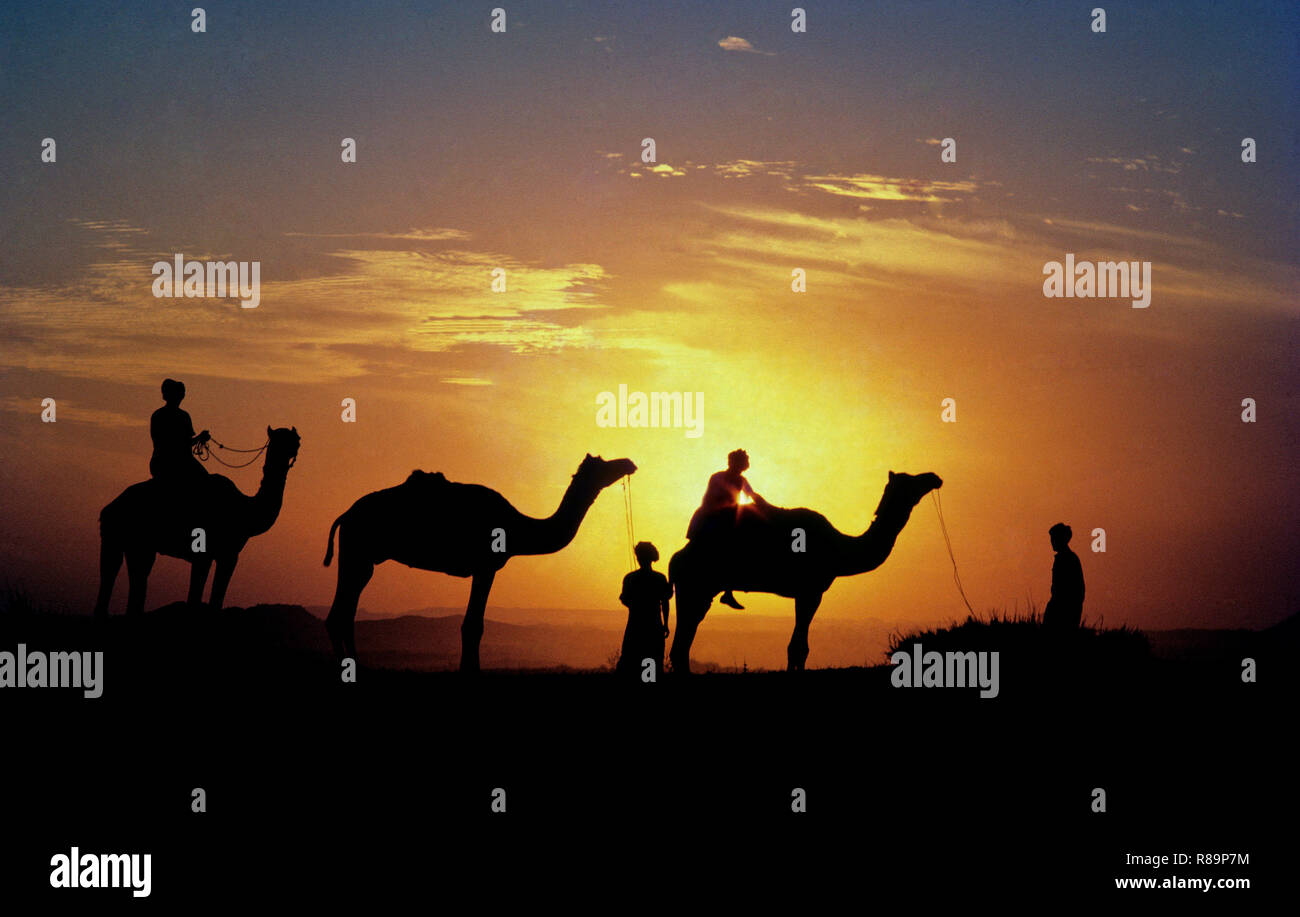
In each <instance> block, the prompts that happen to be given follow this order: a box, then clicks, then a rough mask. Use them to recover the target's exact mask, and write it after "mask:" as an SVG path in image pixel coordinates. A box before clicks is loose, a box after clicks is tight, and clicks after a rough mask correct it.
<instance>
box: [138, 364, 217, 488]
mask: <svg viewBox="0 0 1300 917" xmlns="http://www.w3.org/2000/svg"><path fill="white" fill-rule="evenodd" d="M162 396H163V402H164V404H163V406H162V407H160V408H159V409H158V410H156V411H154V412H153V416H152V417H150V418H149V436H150V438H152V439H153V455H152V456H151V457H150V459H149V473H150V474H151V475H153V476H154V477H155V478H158V479H159V480H169V481H184V480H186V479H193V478H198V477H201V476H206V475H207V473H208V472H207V470H206V469H205V468H204V467H203V465H202V464H200V463H199V460H198V459H196V458H195V457H194V453H193V452H192V451H191V450H192V449H193V448H194V447H195V446H196V445H198V444H199V443H206V442H207V441H208V440H209V439H211V438H212V437H211V435H210V434H209V433H208V431H207V430H204V431H203V432H202V433H199V434H197V435H196V434H195V433H194V422H193V421H192V420H190V415H189V414H188V413H186V412H185V411H183V410H181V402H182V401H183V400H185V383H184V382H177V381H176V380H175V379H164V380H163V384H162Z"/></svg>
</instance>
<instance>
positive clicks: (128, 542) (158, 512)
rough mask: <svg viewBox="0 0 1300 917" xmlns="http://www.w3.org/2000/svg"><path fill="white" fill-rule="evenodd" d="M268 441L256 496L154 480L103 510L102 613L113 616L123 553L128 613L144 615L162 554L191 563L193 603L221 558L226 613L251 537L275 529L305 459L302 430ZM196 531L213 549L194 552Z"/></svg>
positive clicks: (205, 482)
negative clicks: (291, 479) (287, 486)
mask: <svg viewBox="0 0 1300 917" xmlns="http://www.w3.org/2000/svg"><path fill="white" fill-rule="evenodd" d="M266 436H267V441H268V444H267V447H266V459H265V460H264V461H263V463H262V483H261V484H260V485H259V486H258V488H257V493H255V494H254V495H253V496H251V497H250V496H248V495H246V494H244V493H242V492H240V490H239V488H238V487H236V486H235V483H234V481H231V480H230V479H229V478H227V477H225V476H224V475H219V474H213V475H207V476H204V477H200V478H198V479H197V482H196V483H195V484H194V485H193V487H194V488H195V489H197V490H199V491H201V492H200V493H198V494H195V493H194V491H193V490H188V489H183V488H181V487H179V486H178V485H177V484H175V483H172V482H165V481H160V480H157V479H154V480H149V481H141V482H140V483H139V484H132V485H131V486H130V487H128V488H127V489H126V490H124V491H122V493H121V495H120V496H119V497H118V498H117V499H116V500H114V501H113V502H112V503H110V504H108V505H107V506H105V507H104V509H103V510H102V511H101V512H100V514H99V540H100V548H99V598H98V599H96V601H95V614H97V615H106V614H108V600H109V598H110V597H111V596H112V594H113V582H114V581H115V580H116V579H117V572H118V570H120V569H121V567H122V558H123V557H124V556H125V558H126V575H127V578H128V580H129V591H128V593H127V600H126V610H127V612H128V613H135V612H138V611H143V610H144V597H145V589H146V587H147V586H148V584H149V572H150V571H151V570H152V569H153V564H154V560H155V559H156V558H157V555H159V554H166V555H167V556H168V557H179V558H180V559H181V560H188V561H189V562H190V565H191V567H190V592H189V599H188V601H189V603H190V604H191V605H198V604H199V603H200V602H201V601H202V600H203V587H204V585H205V584H206V583H207V580H208V571H209V570H210V569H211V567H212V563H213V561H214V560H215V561H216V564H217V572H216V574H215V575H214V576H213V577H212V594H211V596H210V597H209V600H210V602H211V604H212V606H213V607H214V608H221V606H222V603H223V602H224V601H225V599H226V589H227V587H228V586H229V585H230V577H231V575H232V574H234V572H235V564H236V563H237V562H238V560H239V552H240V551H242V550H243V549H244V545H245V544H247V543H248V539H250V538H252V537H253V536H254V535H260V534H262V533H263V532H265V531H267V530H268V529H269V528H270V527H271V526H272V525H274V524H275V519H276V517H277V516H278V515H279V514H280V504H281V502H282V500H283V499H284V482H285V477H286V476H287V475H288V473H289V469H290V468H291V467H293V463H294V461H295V460H296V459H297V457H298V446H299V443H300V442H301V440H300V438H299V436H298V428H297V427H293V428H283V427H282V428H280V429H277V430H272V429H271V428H270V427H267V428H266ZM195 497H196V498H197V499H193V500H190V499H189V498H195ZM178 503H179V505H178ZM195 528H202V529H203V531H204V539H205V541H206V545H205V551H204V553H201V554H198V553H195V552H194V551H193V550H192V547H193V544H194V536H193V534H192V532H193V530H194V529H195Z"/></svg>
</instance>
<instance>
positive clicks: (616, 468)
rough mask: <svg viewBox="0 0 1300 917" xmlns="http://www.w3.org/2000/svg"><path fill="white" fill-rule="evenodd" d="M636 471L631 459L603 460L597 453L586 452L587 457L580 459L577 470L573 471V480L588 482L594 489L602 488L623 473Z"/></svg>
mask: <svg viewBox="0 0 1300 917" xmlns="http://www.w3.org/2000/svg"><path fill="white" fill-rule="evenodd" d="M634 471H636V465H634V464H632V460H631V459H625V458H623V459H610V460H609V461H605V460H604V459H603V458H601V457H600V456H599V455H592V454H591V453H590V452H588V453H587V457H586V458H585V459H583V460H582V464H581V465H579V466H578V470H577V471H576V472H574V474H573V477H574V480H575V481H577V480H578V479H582V480H583V481H584V482H587V483H590V484H591V486H592V487H593V488H594V489H596V490H604V489H605V488H606V487H608V486H609V485H611V484H613V483H614V482H615V481H617V480H618V479H619V478H621V477H623V476H624V475H629V474H631V473H632V472H634Z"/></svg>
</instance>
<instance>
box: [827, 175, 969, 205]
mask: <svg viewBox="0 0 1300 917" xmlns="http://www.w3.org/2000/svg"><path fill="white" fill-rule="evenodd" d="M802 182H803V185H804V187H807V188H812V189H815V190H817V191H825V192H826V193H827V194H839V195H843V196H845V197H857V198H866V199H869V200H877V201H923V202H927V203H935V202H941V201H954V200H957V198H955V197H952V196H951V195H954V194H970V193H971V192H974V191H977V190H978V189H979V185H978V184H976V183H975V182H973V181H933V180H930V179H918V178H888V177H886V176H884V175H869V174H860V175H807V176H804V177H803V179H802ZM945 195H947V196H945Z"/></svg>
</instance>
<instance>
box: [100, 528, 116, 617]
mask: <svg viewBox="0 0 1300 917" xmlns="http://www.w3.org/2000/svg"><path fill="white" fill-rule="evenodd" d="M121 569H122V546H121V545H119V544H117V543H116V542H114V541H113V540H111V539H109V538H103V537H101V538H100V542H99V595H98V597H97V598H96V599H95V616H96V617H100V618H103V617H107V615H108V600H109V599H110V598H112V597H113V583H114V582H116V581H117V574H118V571H119V570H121Z"/></svg>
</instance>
